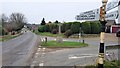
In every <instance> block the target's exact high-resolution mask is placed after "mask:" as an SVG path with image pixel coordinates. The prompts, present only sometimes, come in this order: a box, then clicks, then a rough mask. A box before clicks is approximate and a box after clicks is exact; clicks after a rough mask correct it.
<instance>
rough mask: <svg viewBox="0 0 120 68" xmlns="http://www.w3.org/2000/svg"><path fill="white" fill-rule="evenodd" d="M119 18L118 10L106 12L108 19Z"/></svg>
mask: <svg viewBox="0 0 120 68" xmlns="http://www.w3.org/2000/svg"><path fill="white" fill-rule="evenodd" d="M115 19H118V10H117V11H114V12H110V13H108V14H106V20H115Z"/></svg>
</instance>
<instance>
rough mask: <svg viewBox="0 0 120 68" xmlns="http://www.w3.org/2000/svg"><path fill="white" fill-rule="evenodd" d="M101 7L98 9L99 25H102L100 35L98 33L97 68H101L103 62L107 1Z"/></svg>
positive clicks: (104, 0)
mask: <svg viewBox="0 0 120 68" xmlns="http://www.w3.org/2000/svg"><path fill="white" fill-rule="evenodd" d="M102 3H103V5H102V7H101V9H100V23H101V25H102V27H101V33H100V47H99V58H98V68H103V62H104V36H105V25H106V23H107V22H106V20H105V14H106V4H107V0H103V1H102Z"/></svg>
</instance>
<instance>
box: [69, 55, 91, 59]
mask: <svg viewBox="0 0 120 68" xmlns="http://www.w3.org/2000/svg"><path fill="white" fill-rule="evenodd" d="M86 57H92V56H81V57H78V56H71V57H68V59H81V58H86Z"/></svg>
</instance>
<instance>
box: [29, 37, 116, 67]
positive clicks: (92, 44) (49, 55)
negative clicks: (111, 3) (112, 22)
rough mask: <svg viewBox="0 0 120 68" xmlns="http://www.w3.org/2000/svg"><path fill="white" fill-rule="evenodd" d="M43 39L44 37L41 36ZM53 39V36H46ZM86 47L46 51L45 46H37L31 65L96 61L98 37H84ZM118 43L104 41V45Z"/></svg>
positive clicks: (87, 63)
mask: <svg viewBox="0 0 120 68" xmlns="http://www.w3.org/2000/svg"><path fill="white" fill-rule="evenodd" d="M41 38H42V39H44V37H41ZM47 38H48V40H55V38H54V37H47ZM63 40H64V41H76V42H78V41H79V39H69V38H68V39H66V38H64V39H63ZM85 42H86V43H88V44H89V46H88V47H83V48H70V49H62V50H56V51H51V52H46V50H47V48H42V47H39V48H38V50H37V52H36V54H35V56H34V59H33V62H32V63H31V66H74V65H77V66H85V65H91V64H95V63H96V59H97V56H98V50H99V49H98V48H99V39H85ZM111 44H118V41H112V42H111V41H107V40H106V41H105V45H111Z"/></svg>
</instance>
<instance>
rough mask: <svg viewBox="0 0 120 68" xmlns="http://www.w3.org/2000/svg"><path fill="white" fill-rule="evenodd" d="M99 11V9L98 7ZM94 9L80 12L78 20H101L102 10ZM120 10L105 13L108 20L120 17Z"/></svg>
mask: <svg viewBox="0 0 120 68" xmlns="http://www.w3.org/2000/svg"><path fill="white" fill-rule="evenodd" d="M96 10H98V11H99V9H96ZM96 10H92V11H91V12H89V11H87V12H84V13H80V15H77V16H76V20H85V21H98V20H100V12H98V11H96ZM119 13H120V12H118V10H116V11H114V12H110V13H107V14H106V15H105V18H106V20H115V19H118V16H119Z"/></svg>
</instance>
